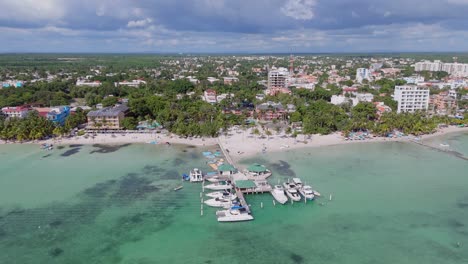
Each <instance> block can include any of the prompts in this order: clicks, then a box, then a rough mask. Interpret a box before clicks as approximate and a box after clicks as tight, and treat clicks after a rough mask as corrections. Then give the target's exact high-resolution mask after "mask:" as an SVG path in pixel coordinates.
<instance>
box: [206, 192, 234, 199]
mask: <svg viewBox="0 0 468 264" xmlns="http://www.w3.org/2000/svg"><path fill="white" fill-rule="evenodd" d="M206 196H208V197H211V198H223V199H229V200H234V199H236V198H237V196H236V195H235V194H232V193H230V192H228V191H219V192H211V193H207V194H206Z"/></svg>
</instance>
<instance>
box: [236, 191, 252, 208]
mask: <svg viewBox="0 0 468 264" xmlns="http://www.w3.org/2000/svg"><path fill="white" fill-rule="evenodd" d="M236 195H237V198H238V199H239V201H240V203H241V205H242V206H243V207H244V208H245V210H246V211H247V213H249V214H250V213H251V211H250V206H249V204H248V203H247V201H246V200H245V197H244V193H243V192H242V191H241V190H240V189H239V188H236Z"/></svg>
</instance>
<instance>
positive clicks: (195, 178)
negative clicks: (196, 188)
mask: <svg viewBox="0 0 468 264" xmlns="http://www.w3.org/2000/svg"><path fill="white" fill-rule="evenodd" d="M189 177H190V182H202V181H203V173H202V171H201V170H200V169H197V168H194V169H193V170H191V171H190V174H189Z"/></svg>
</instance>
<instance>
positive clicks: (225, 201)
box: [205, 198, 231, 207]
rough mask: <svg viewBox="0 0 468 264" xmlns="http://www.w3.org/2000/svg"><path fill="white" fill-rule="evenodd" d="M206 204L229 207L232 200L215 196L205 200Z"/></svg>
mask: <svg viewBox="0 0 468 264" xmlns="http://www.w3.org/2000/svg"><path fill="white" fill-rule="evenodd" d="M205 204H206V205H208V206H211V207H229V206H231V200H229V199H223V198H213V199H209V200H206V201H205Z"/></svg>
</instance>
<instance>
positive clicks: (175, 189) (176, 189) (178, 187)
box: [174, 185, 184, 191]
mask: <svg viewBox="0 0 468 264" xmlns="http://www.w3.org/2000/svg"><path fill="white" fill-rule="evenodd" d="M182 188H184V186H182V185H180V186H177V187H175V188H174V191H178V190H180V189H182Z"/></svg>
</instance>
